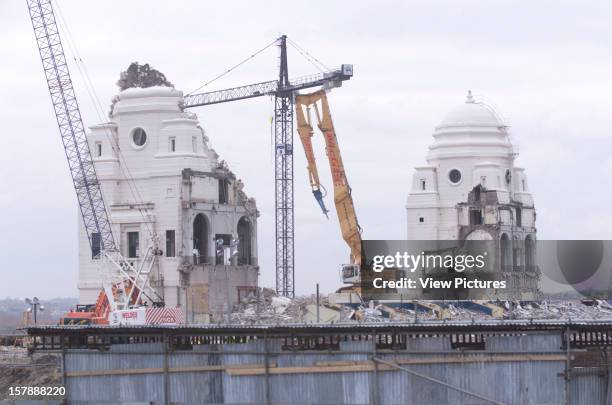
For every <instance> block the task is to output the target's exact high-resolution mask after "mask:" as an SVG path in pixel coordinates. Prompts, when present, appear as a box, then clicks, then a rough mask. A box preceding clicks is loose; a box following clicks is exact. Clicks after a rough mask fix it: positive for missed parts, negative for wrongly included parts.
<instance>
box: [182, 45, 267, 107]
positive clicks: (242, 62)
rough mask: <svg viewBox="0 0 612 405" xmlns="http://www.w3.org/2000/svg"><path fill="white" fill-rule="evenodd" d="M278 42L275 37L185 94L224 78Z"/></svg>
mask: <svg viewBox="0 0 612 405" xmlns="http://www.w3.org/2000/svg"><path fill="white" fill-rule="evenodd" d="M277 42H278V38H276V39H274V41H272V42H270V43H269V44H268V45H266V46H264V47H263V48H261V49H260V50H258V51H256V52H255V53H253V54H252V55H251V56H249V57H247V58H245V59H243V60H242V61H240V62H238V63H237V64H235V65H234V66H232V67H230V68H229V69H227V70H225V71H224V72H223V73H220V74H219V75H217V76H216V77H214V78H213V79H211V80H209V81H207V82H205V83H204V84H202V85H201V86H200V87H198V88H197V89H195V90H192V91H190V92H189V93H187V94H185V96H189V95H191V94H193V93H195V92H196V91H198V90H200V89H202V88H204V87H206V86H208V85H209V84H211V83H213V82H214V81H216V80H217V79H220V78H222V77H223V76H225V75H227V74H228V73H230V72H232V71H233V70H234V69H236V68H238V67H240V66H241V65H243V64H245V63H246V62H248V61H250V60H251V59H253V58H254V57H255V56H257V55H259V54H260V53H262V52H263V51H265V50H266V49H268V48H269V47H271V46H272V45H274V44H276V43H277Z"/></svg>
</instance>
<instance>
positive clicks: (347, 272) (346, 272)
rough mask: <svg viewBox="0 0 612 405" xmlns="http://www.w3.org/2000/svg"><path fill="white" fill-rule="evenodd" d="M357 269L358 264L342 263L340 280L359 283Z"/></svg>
mask: <svg viewBox="0 0 612 405" xmlns="http://www.w3.org/2000/svg"><path fill="white" fill-rule="evenodd" d="M359 270H360V266H359V265H358V264H355V263H353V264H343V265H342V282H343V283H344V284H357V283H359Z"/></svg>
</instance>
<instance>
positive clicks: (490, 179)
mask: <svg viewBox="0 0 612 405" xmlns="http://www.w3.org/2000/svg"><path fill="white" fill-rule="evenodd" d="M433 138H434V142H433V144H432V145H430V146H429V152H428V155H427V165H424V166H420V167H416V168H415V173H414V175H413V179H412V186H411V190H410V193H409V195H408V199H407V204H406V211H407V229H408V233H407V238H408V239H409V240H485V241H487V240H488V241H499V245H498V246H499V251H498V252H497V255H498V256H497V258H496V263H497V264H498V265H499V269H500V271H501V272H503V273H506V274H507V275H512V276H516V277H518V278H520V281H519V280H517V281H516V283H517V284H516V288H524V287H526V286H527V284H529V286H530V287H529V289H534V288H536V284H534V283H536V279H535V278H534V277H529V276H530V273H535V272H536V266H535V240H536V226H535V222H536V211H535V206H534V203H533V198H532V195H531V192H530V191H529V186H528V182H527V176H526V174H525V170H524V169H523V168H521V167H518V166H517V165H516V164H515V160H516V158H517V156H518V151H517V148H516V147H515V146H514V145H513V144H512V142H511V141H510V136H509V131H508V126H507V125H506V124H504V122H503V120H502V119H501V118H500V117H499V116H498V114H497V113H496V112H495V111H494V110H493V109H492V108H491V107H489V106H488V105H486V104H484V103H481V102H477V101H476V100H475V99H474V98H473V96H472V94H471V92H469V93H468V96H467V99H466V101H465V103H464V104H462V105H460V106H458V107H457V108H455V109H453V110H452V111H451V112H450V113H448V114H447V115H446V116H445V118H444V119H443V120H442V122H441V123H440V124H439V125H438V126H437V127H436V128H435V132H434V134H433ZM516 277H514V278H516ZM511 278H512V277H511ZM510 283H511V284H512V283H513V282H512V281H511V282H510ZM525 283H527V284H525Z"/></svg>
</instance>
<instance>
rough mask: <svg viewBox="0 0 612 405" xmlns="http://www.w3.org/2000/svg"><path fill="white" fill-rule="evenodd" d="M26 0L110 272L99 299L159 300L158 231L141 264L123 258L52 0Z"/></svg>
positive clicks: (76, 178)
mask: <svg viewBox="0 0 612 405" xmlns="http://www.w3.org/2000/svg"><path fill="white" fill-rule="evenodd" d="M26 1H27V5H28V10H29V13H30V19H31V21H32V27H33V28H34V36H35V37H36V43H37V45H38V51H39V53H40V59H41V61H42V65H43V70H44V72H45V78H46V80H47V86H48V88H49V93H50V95H51V102H52V103H53V109H54V111H55V118H56V120H57V125H58V127H59V130H60V135H61V138H62V142H63V145H64V150H65V152H66V158H67V160H68V166H69V168H70V174H71V176H72V182H73V186H74V190H75V191H76V195H77V199H78V203H79V209H80V211H81V216H82V218H83V224H84V225H85V231H86V233H87V239H88V240H89V244H90V247H91V251H92V254H94V255H97V254H99V255H100V258H101V259H102V262H103V263H104V264H103V267H105V268H106V269H107V270H110V271H109V272H108V274H104V275H103V276H105V277H106V278H107V280H105V281H104V282H103V285H104V290H105V292H104V291H103V292H101V293H100V297H101V298H104V294H106V300H107V301H108V303H109V305H110V308H109V309H110V310H117V309H125V308H128V307H129V306H130V305H134V304H139V303H140V302H141V298H142V296H145V297H147V298H149V300H151V301H153V302H158V301H161V298H160V297H159V295H158V294H157V292H156V291H155V290H154V289H153V288H152V287H151V286H150V284H149V274H150V271H151V268H152V266H153V263H154V260H155V256H156V255H158V254H159V249H157V239H156V237H155V235H153V238H152V241H151V245H150V246H149V247H148V248H147V250H146V252H145V256H144V258H143V260H142V261H141V263H140V264H139V265H138V266H137V267H135V266H134V265H133V264H131V263H130V262H128V261H127V260H125V258H124V257H123V256H122V255H121V252H120V251H119V249H118V248H117V245H116V243H115V238H114V237H113V232H112V228H111V223H110V220H109V215H108V211H107V210H106V205H105V203H104V198H103V195H102V189H101V186H100V181H99V180H98V176H97V174H96V169H95V166H94V161H93V158H92V155H91V151H90V149H89V143H88V141H87V136H86V134H85V127H84V125H83V120H82V118H81V112H80V110H79V104H78V102H77V98H76V95H75V92H74V86H73V84H72V79H71V76H70V70H69V69H68V64H67V63H66V55H65V53H64V48H63V46H62V41H61V38H60V34H59V30H58V26H57V22H56V20H55V15H54V13H53V5H52V3H51V0H26ZM105 314H106V315H107V313H106V312H105ZM105 314H99V315H104V316H105ZM102 321H104V320H101V322H102Z"/></svg>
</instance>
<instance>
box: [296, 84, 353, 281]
mask: <svg viewBox="0 0 612 405" xmlns="http://www.w3.org/2000/svg"><path fill="white" fill-rule="evenodd" d="M295 108H296V119H297V123H298V134H299V136H300V140H301V141H302V145H303V147H304V151H305V152H306V160H307V161H308V175H309V180H310V186H311V188H312V193H313V195H314V197H315V199H316V200H317V202H318V203H319V206H320V207H321V210H322V211H323V213H324V214H325V216H327V213H328V212H329V210H328V209H327V208H326V207H325V203H324V202H323V198H324V194H323V193H324V192H325V191H326V190H325V188H324V187H323V186H322V185H321V182H320V180H319V172H318V169H317V163H316V160H315V156H314V152H313V149H312V136H313V134H314V130H313V127H312V121H311V109H314V112H315V115H316V120H317V126H318V127H319V129H320V130H321V132H322V133H323V138H324V139H325V151H326V153H327V159H328V160H329V167H330V169H331V175H332V181H333V184H334V203H335V205H336V213H337V214H338V221H339V222H340V230H341V231H342V238H343V239H344V241H345V242H346V244H347V245H348V246H349V249H350V251H351V253H350V263H349V264H343V265H342V281H343V282H344V283H345V284H352V285H353V286H355V287H357V288H358V283H359V269H360V265H361V227H360V226H359V222H358V221H357V214H356V212H355V204H354V203H353V197H352V196H351V187H350V186H349V183H348V180H347V178H346V171H345V170H344V164H343V163H342V156H341V154H340V146H339V145H338V138H337V137H336V131H335V130H334V123H333V121H332V117H331V112H330V109H329V103H328V101H327V94H326V92H325V90H319V91H316V92H314V93H310V94H300V95H298V96H296V98H295Z"/></svg>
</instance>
